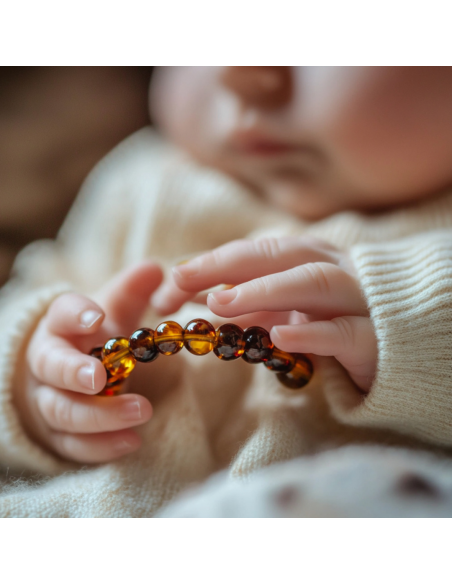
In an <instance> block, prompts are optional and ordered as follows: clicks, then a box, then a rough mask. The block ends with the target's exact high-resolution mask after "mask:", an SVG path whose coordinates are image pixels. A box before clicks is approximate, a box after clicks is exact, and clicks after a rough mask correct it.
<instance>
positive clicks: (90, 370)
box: [77, 365, 96, 390]
mask: <svg viewBox="0 0 452 584" xmlns="http://www.w3.org/2000/svg"><path fill="white" fill-rule="evenodd" d="M77 380H78V382H79V383H80V385H83V387H86V388H87V389H93V390H95V389H96V387H95V385H94V367H93V366H92V365H84V366H83V367H80V369H79V370H78V371H77Z"/></svg>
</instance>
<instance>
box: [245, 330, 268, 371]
mask: <svg viewBox="0 0 452 584" xmlns="http://www.w3.org/2000/svg"><path fill="white" fill-rule="evenodd" d="M243 340H244V341H245V351H244V353H243V355H242V359H244V360H245V361H246V362H247V363H251V364H252V365H255V364H257V363H264V362H265V361H268V359H270V357H271V354H272V349H273V347H274V345H273V343H272V342H271V340H270V335H269V334H268V332H267V331H266V330H265V329H264V328H262V327H260V326H250V327H248V328H247V329H246V330H245V332H244V333H243Z"/></svg>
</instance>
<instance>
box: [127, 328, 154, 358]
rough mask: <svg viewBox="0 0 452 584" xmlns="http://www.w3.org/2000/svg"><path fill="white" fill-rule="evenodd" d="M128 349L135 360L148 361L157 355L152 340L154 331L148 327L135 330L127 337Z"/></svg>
mask: <svg viewBox="0 0 452 584" xmlns="http://www.w3.org/2000/svg"><path fill="white" fill-rule="evenodd" d="M129 349H130V352H131V353H132V355H133V356H134V357H135V359H136V360H137V361H140V362H141V363H150V362H151V361H154V360H155V359H157V357H158V356H159V352H158V350H157V347H156V346H155V342H154V331H153V330H152V329H149V328H141V329H138V330H136V331H135V332H134V333H133V334H131V335H130V337H129Z"/></svg>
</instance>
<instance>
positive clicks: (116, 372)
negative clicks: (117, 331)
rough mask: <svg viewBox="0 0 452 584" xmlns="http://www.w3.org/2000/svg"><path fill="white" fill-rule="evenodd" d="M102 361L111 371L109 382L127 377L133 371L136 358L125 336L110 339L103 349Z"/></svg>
mask: <svg viewBox="0 0 452 584" xmlns="http://www.w3.org/2000/svg"><path fill="white" fill-rule="evenodd" d="M102 363H103V365H104V367H105V369H106V370H107V371H109V372H110V373H111V377H110V380H109V383H114V382H115V381H120V380H124V379H126V378H127V377H128V376H129V375H130V374H131V373H132V371H133V368H134V367H135V364H136V360H135V357H134V356H133V355H132V353H131V352H130V350H129V341H128V339H126V338H125V337H116V338H114V339H109V340H108V341H107V342H106V343H105V345H104V347H103V349H102Z"/></svg>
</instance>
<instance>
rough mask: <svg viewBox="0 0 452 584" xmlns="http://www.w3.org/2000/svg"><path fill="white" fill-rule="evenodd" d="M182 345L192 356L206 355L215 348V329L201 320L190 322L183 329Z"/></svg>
mask: <svg viewBox="0 0 452 584" xmlns="http://www.w3.org/2000/svg"><path fill="white" fill-rule="evenodd" d="M184 345H185V348H186V349H187V351H190V353H193V355H207V353H210V351H212V349H213V348H214V346H215V329H214V327H213V326H212V325H211V324H210V322H207V320H203V319H202V318H196V319H195V320H191V321H190V322H189V323H188V324H187V326H186V327H185V329H184Z"/></svg>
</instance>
